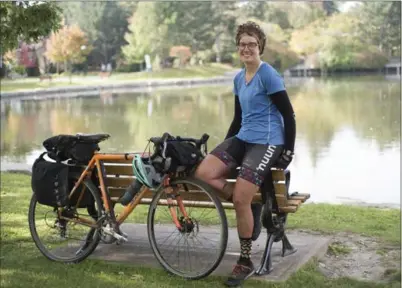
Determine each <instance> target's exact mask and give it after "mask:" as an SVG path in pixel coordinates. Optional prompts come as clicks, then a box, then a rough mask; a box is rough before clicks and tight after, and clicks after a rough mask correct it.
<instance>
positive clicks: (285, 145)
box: [195, 22, 296, 286]
mask: <svg viewBox="0 0 402 288" xmlns="http://www.w3.org/2000/svg"><path fill="white" fill-rule="evenodd" d="M265 41H266V38H265V34H264V32H263V31H262V29H261V28H260V27H259V26H258V25H257V24H255V23H253V22H247V23H245V24H243V25H240V26H239V27H238V30H237V35H236V44H237V47H238V53H239V57H240V60H241V61H242V62H243V63H244V65H245V68H244V69H242V70H241V71H240V72H239V73H238V74H237V75H236V77H235V78H234V89H233V92H234V95H235V113H234V119H233V122H232V124H231V126H230V128H229V131H228V133H227V135H226V138H225V141H224V142H222V143H221V144H219V145H218V146H217V147H216V148H215V149H214V150H212V151H211V153H210V154H209V155H207V157H206V158H205V159H204V160H203V162H202V163H201V164H200V165H199V167H198V168H197V171H196V174H195V176H196V177H197V178H199V179H201V180H203V181H205V182H207V183H208V184H210V185H211V186H212V187H214V188H215V189H217V190H219V191H222V194H223V195H224V197H225V198H226V199H227V200H228V201H231V202H233V204H234V208H235V211H236V219H237V229H238V234H239V238H240V246H241V247H240V248H241V253H240V258H239V259H238V261H237V264H236V266H235V268H234V269H233V272H232V274H231V275H230V277H229V279H228V280H227V282H226V284H227V285H228V286H237V285H240V284H241V282H242V281H243V280H245V279H247V278H248V277H250V276H251V275H253V274H254V273H255V268H254V265H253V262H252V261H251V259H250V253H251V246H252V241H253V240H256V239H257V238H258V235H259V232H260V231H261V227H260V215H261V210H262V209H261V208H262V207H261V204H253V205H251V202H252V199H253V196H254V195H255V194H256V193H257V191H258V190H259V188H260V186H261V184H262V182H263V180H264V179H265V177H266V176H267V175H268V173H270V170H271V168H272V167H273V166H274V165H275V167H278V168H282V169H285V168H286V167H287V166H288V165H289V164H290V162H291V161H292V158H293V151H294V144H295V135H296V128H295V127H296V124H295V118H294V112H293V108H292V105H291V103H290V100H289V97H288V95H287V93H286V89H285V86H284V83H283V79H282V78H281V76H280V75H279V74H278V72H277V71H276V70H275V69H274V68H273V67H272V66H270V65H269V64H268V63H265V62H263V61H261V59H260V56H261V55H262V54H263V52H264V46H265ZM238 166H240V171H239V174H238V178H237V180H236V183H229V182H227V181H226V179H227V176H228V175H229V173H230V171H231V170H232V169H233V168H236V167H238Z"/></svg>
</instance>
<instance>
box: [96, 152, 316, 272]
mask: <svg viewBox="0 0 402 288" xmlns="http://www.w3.org/2000/svg"><path fill="white" fill-rule="evenodd" d="M104 167H105V172H106V173H105V174H106V175H107V177H106V179H105V186H106V187H107V189H108V192H109V195H110V196H111V200H112V201H113V202H114V203H117V202H118V200H119V199H120V197H121V196H122V195H123V194H124V192H125V190H126V187H127V186H128V185H130V184H131V183H132V181H133V179H134V176H133V169H132V163H131V161H130V160H121V161H108V162H105V163H104ZM270 176H272V177H268V178H267V180H266V181H265V182H264V184H263V186H262V188H261V190H260V191H259V192H258V193H257V194H256V195H255V196H254V199H253V202H254V203H265V205H264V209H263V217H262V222H263V226H264V227H265V228H266V229H267V233H268V238H267V242H266V246H265V250H264V254H263V257H262V260H261V264H260V267H259V268H258V269H257V272H256V274H257V275H264V274H269V273H270V272H271V271H272V261H271V251H272V245H273V243H274V242H278V241H282V257H284V256H287V255H290V254H293V253H295V252H296V251H297V249H295V248H294V247H293V246H292V245H291V244H290V242H289V240H288V238H287V237H286V234H285V224H286V219H287V214H288V213H296V212H297V210H298V209H299V207H300V206H301V205H302V204H303V203H304V202H305V201H306V200H307V199H309V198H310V194H300V193H297V192H295V193H293V194H291V195H289V193H288V188H289V184H290V171H289V170H278V169H272V175H270ZM228 181H231V182H235V181H236V175H235V174H234V175H231V176H230V178H229V179H228ZM261 191H263V193H261ZM192 192H194V191H192ZM183 193H185V192H183ZM181 194H182V193H181ZM193 194H194V193H193ZM152 197H153V194H152V192H149V193H147V194H145V196H144V197H143V198H142V199H141V202H140V203H141V204H150V203H151V200H152ZM202 197H204V198H202ZM194 199H195V200H196V201H199V202H198V203H200V204H198V205H194V206H195V207H211V208H213V207H214V206H213V203H212V202H209V203H208V201H210V199H209V198H208V199H205V194H204V193H202V194H201V193H200V198H199V199H198V198H196V196H195V198H194ZM221 201H222V205H223V207H224V208H225V209H234V206H233V204H232V203H231V202H228V201H225V200H223V199H221ZM162 205H163V204H162ZM186 205H187V204H186Z"/></svg>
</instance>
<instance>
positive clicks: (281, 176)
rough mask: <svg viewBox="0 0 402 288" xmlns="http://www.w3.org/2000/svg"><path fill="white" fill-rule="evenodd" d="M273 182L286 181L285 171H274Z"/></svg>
mask: <svg viewBox="0 0 402 288" xmlns="http://www.w3.org/2000/svg"><path fill="white" fill-rule="evenodd" d="M271 172H272V180H274V181H286V177H285V171H283V170H272V171H271Z"/></svg>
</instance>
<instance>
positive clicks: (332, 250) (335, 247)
mask: <svg viewBox="0 0 402 288" xmlns="http://www.w3.org/2000/svg"><path fill="white" fill-rule="evenodd" d="M351 251H352V249H350V248H349V247H347V246H345V245H343V244H341V243H332V244H331V245H329V246H328V251H327V253H328V254H330V255H334V256H338V255H346V254H349V253H350V252H351Z"/></svg>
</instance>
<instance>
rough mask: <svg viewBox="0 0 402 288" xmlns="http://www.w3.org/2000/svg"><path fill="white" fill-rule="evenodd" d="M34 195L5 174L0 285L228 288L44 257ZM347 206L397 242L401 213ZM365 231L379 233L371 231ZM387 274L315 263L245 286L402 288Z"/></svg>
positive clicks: (24, 180) (298, 224)
mask: <svg viewBox="0 0 402 288" xmlns="http://www.w3.org/2000/svg"><path fill="white" fill-rule="evenodd" d="M31 193H32V192H31V189H30V177H29V176H27V175H22V174H12V173H1V190H0V199H1V207H0V209H1V210H0V212H1V240H2V245H1V256H0V260H1V264H2V265H1V269H0V279H1V280H0V281H1V282H0V286H1V287H13V288H14V287H24V288H25V287H67V286H68V287H85V288H87V287H107V286H109V287H146V286H148V287H208V288H209V287H224V286H223V285H222V283H223V281H224V279H225V278H222V277H216V276H211V277H208V278H207V279H203V280H199V281H185V280H182V279H179V278H177V277H172V276H168V275H167V273H166V272H165V271H163V270H161V269H151V268H144V267H138V266H134V265H129V264H119V263H110V262H104V261H100V260H93V259H87V260H85V261H83V262H82V263H80V264H76V265H64V264H59V263H54V262H50V261H49V260H47V259H45V258H44V257H43V256H42V255H41V254H40V252H39V251H38V250H37V248H36V247H35V245H34V244H33V242H32V239H31V237H30V233H29V229H28V221H27V213H28V205H29V200H30V196H31ZM310 206H311V207H310ZM305 207H306V208H304V210H302V209H301V210H300V212H298V213H301V214H300V215H304V216H307V214H308V213H316V214H318V215H321V217H322V216H323V215H324V214H325V211H327V212H328V211H329V212H330V213H333V212H335V211H338V210H336V209H338V208H339V207H336V208H333V209H335V210H331V209H330V207H332V206H331V205H324V206H321V205H305ZM346 208H347V209H345V211H349V213H352V214H351V215H354V217H358V218H359V219H362V218H364V217H367V216H368V215H369V217H371V218H370V219H367V221H369V220H371V221H372V222H373V225H374V226H373V227H377V226H378V227H384V229H382V231H385V232H387V233H386V234H387V235H389V237H390V239H394V240H396V239H397V237H396V234H398V231H400V230H397V229H396V226H399V224H393V223H392V224H390V223H388V221H390V222H398V223H399V221H400V220H399V217H398V213H399V210H397V211H394V210H379V209H378V210H376V209H369V211H370V213H369V214H365V213H364V212H363V211H364V210H365V209H366V208H362V209H358V210H354V208H352V207H346ZM309 209H310V210H309ZM146 211H147V210H146V207H145V206H141V208H140V209H137V210H135V211H134V212H133V213H134V214H133V215H135V214H137V215H138V216H136V217H135V218H133V219H136V220H139V221H143V220H144V219H145V218H144V216H145V215H146ZM351 215H349V216H351ZM340 217H341V219H339V220H337V217H336V215H332V216H331V219H333V220H336V222H341V220H342V217H344V215H342V216H340ZM301 218H303V217H301ZM296 219H298V218H297V217H296V215H295V216H294V217H290V219H289V222H290V223H289V224H290V226H292V227H293V228H306V226H307V225H308V224H311V223H312V221H313V219H312V216H309V217H307V218H306V219H305V220H302V219H300V220H299V221H296ZM231 222H232V221H231ZM324 222H325V221H317V224H315V225H314V227H315V228H320V229H321V230H323V231H328V232H330V228H331V227H335V229H334V231H341V230H342V227H352V225H351V226H349V225H347V226H342V225H341V224H339V225H337V226H333V225H328V223H327V224H325V223H324ZM354 223H356V224H355V226H356V227H354V229H351V231H350V232H356V231H360V232H364V229H367V225H365V222H362V223H360V222H359V221H355V222H354ZM360 224H362V225H360ZM343 225H346V224H343ZM376 225H377V226H376ZM310 228H311V227H310ZM369 228H370V227H369ZM389 229H395V230H396V231H393V232H392V231H388V230H389ZM370 231H371V232H370ZM366 232H367V233H368V234H375V233H373V231H372V228H370V229H368V231H366ZM394 234H395V235H394ZM399 234H400V233H399ZM373 236H376V235H373ZM386 274H387V275H384V276H387V278H388V277H392V279H393V282H392V283H383V284H378V283H377V284H376V283H371V282H363V281H357V280H352V279H348V278H339V279H336V280H334V279H327V278H325V277H324V276H323V275H322V274H321V273H319V272H318V268H317V262H316V261H315V260H313V261H310V262H309V263H308V264H307V265H305V266H304V267H303V268H302V269H300V270H299V271H298V272H297V273H295V274H294V275H292V276H291V277H290V279H288V280H287V281H286V282H270V283H267V282H265V281H259V280H249V281H247V282H246V283H245V285H244V287H271V288H274V287H275V288H293V287H294V288H299V287H313V288H314V287H328V288H338V287H339V288H343V287H353V288H360V287H361V288H363V287H364V288H377V287H378V288H383V287H384V288H385V287H395V288H396V287H400V285H401V283H400V280H399V279H400V271H398V270H392V271H391V270H390V271H387V273H386ZM398 276H399V277H398Z"/></svg>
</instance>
